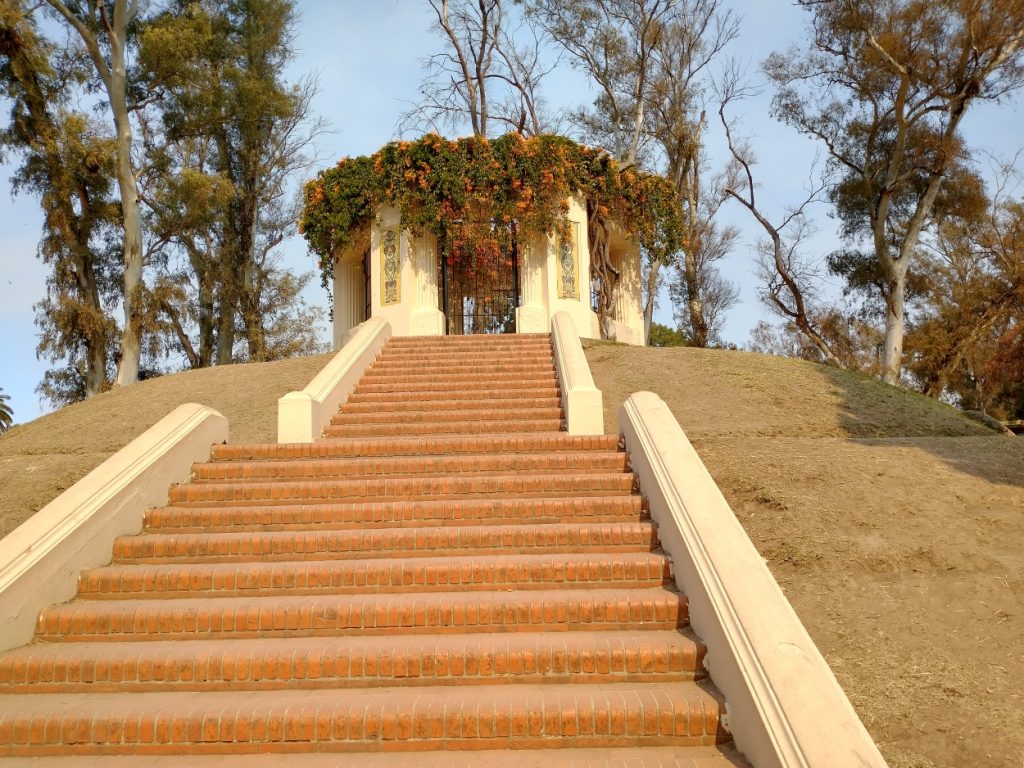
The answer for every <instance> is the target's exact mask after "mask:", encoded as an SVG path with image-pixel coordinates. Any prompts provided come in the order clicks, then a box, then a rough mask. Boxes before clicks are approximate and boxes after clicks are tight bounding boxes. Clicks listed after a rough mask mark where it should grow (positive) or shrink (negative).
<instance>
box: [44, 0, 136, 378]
mask: <svg viewBox="0 0 1024 768" xmlns="http://www.w3.org/2000/svg"><path fill="white" fill-rule="evenodd" d="M46 5H47V6H48V7H49V8H51V9H52V10H53V11H54V12H55V13H56V14H57V16H58V17H59V18H61V19H63V21H64V22H65V23H66V24H67V25H68V26H69V27H70V28H71V29H72V30H73V31H74V33H75V34H76V35H77V36H78V38H79V39H80V40H81V43H82V45H83V46H84V47H85V52H86V55H87V57H88V60H89V61H90V62H91V64H92V68H93V74H94V75H95V77H96V78H97V79H98V80H99V83H100V85H101V87H102V90H103V92H104V93H105V95H106V100H107V106H108V107H109V108H110V117H111V118H112V120H113V126H114V159H115V163H116V166H115V167H116V174H115V177H116V179H117V186H118V190H119V192H120V204H121V229H122V230H123V233H122V237H121V244H122V254H123V270H122V283H123V291H122V302H123V305H124V324H123V325H122V327H121V342H120V349H119V362H118V367H117V379H116V383H117V384H118V385H126V384H132V383H134V382H135V381H137V380H138V377H139V364H140V359H141V356H142V315H143V301H144V295H143V293H144V284H143V275H142V270H143V253H142V239H143V232H142V206H141V202H140V199H139V190H138V185H137V183H136V177H135V168H134V167H133V163H132V150H133V131H132V121H131V108H130V105H129V86H130V83H129V74H130V73H129V34H130V28H131V27H132V25H133V24H134V23H135V22H136V21H137V20H138V17H139V13H140V4H139V0H113V1H112V2H109V3H108V2H105V0H85V2H71V1H70V0H46Z"/></svg>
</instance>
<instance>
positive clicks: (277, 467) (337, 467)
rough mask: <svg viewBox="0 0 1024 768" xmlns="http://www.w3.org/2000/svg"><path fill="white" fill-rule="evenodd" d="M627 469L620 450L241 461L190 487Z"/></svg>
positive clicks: (205, 467)
mask: <svg viewBox="0 0 1024 768" xmlns="http://www.w3.org/2000/svg"><path fill="white" fill-rule="evenodd" d="M626 468H627V459H626V454H624V453H619V452H617V451H586V452H583V451H581V452H577V453H570V452H568V451H559V452H552V453H505V454H502V453H492V454H462V455H457V454H448V455H440V456H430V455H427V456H388V457H373V458H351V459H335V458H330V459H291V460H277V461H271V460H264V461H244V460H241V461H233V462H226V461H219V462H205V463H203V464H195V465H193V467H192V482H193V483H200V482H204V481H210V480H254V479H265V478H282V479H284V478H296V477H308V478H315V477H348V478H352V477H358V476H367V475H411V474H444V475H450V474H454V473H459V474H464V473H470V472H538V471H560V472H588V471H606V472H607V471H612V472H615V471H618V472H625V471H626Z"/></svg>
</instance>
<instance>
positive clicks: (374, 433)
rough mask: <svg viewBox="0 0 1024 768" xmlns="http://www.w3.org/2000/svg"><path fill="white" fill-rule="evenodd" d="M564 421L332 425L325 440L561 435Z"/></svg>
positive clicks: (325, 434) (325, 433) (481, 420)
mask: <svg viewBox="0 0 1024 768" xmlns="http://www.w3.org/2000/svg"><path fill="white" fill-rule="evenodd" d="M563 426H564V422H563V421H562V420H561V419H534V420H530V421H526V420H518V421H517V420H515V419H505V420H500V421H499V420H495V421H485V420H483V419H476V420H473V421H428V422H423V423H417V424H330V425H328V426H327V427H325V428H324V432H323V434H324V437H351V438H358V437H396V436H399V435H473V434H476V435H493V434H502V433H505V432H557V431H559V430H561V429H562V427H563Z"/></svg>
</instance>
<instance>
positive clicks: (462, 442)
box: [210, 431, 619, 461]
mask: <svg viewBox="0 0 1024 768" xmlns="http://www.w3.org/2000/svg"><path fill="white" fill-rule="evenodd" d="M618 445H619V437H618V435H569V434H566V433H565V432H554V431H552V432H546V433H544V432H540V433H538V432H533V433H503V434H497V435H444V436H428V435H423V436H421V437H379V438H360V439H356V440H317V441H316V442H313V443H283V444H282V443H237V444H231V443H227V444H221V445H214V446H213V447H212V448H211V449H210V457H211V459H212V460H213V461H232V460H236V459H253V460H262V459H324V458H340V457H348V456H351V457H366V456H410V455H416V456H420V455H440V454H464V453H528V452H534V451H614V450H618Z"/></svg>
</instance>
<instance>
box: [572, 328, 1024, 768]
mask: <svg viewBox="0 0 1024 768" xmlns="http://www.w3.org/2000/svg"><path fill="white" fill-rule="evenodd" d="M587 357H588V359H589V360H590V365H591V369H592V371H593V373H594V379H595V382H596V384H597V386H598V387H599V388H601V389H602V390H603V391H604V395H605V426H606V429H608V430H618V423H617V413H618V409H619V406H620V405H621V403H622V400H623V399H624V398H625V397H627V396H628V395H629V394H631V393H632V392H634V391H637V390H640V389H646V390H650V391H653V392H656V393H658V394H659V395H660V396H661V397H662V398H663V399H664V400H665V401H666V402H667V403H668V405H669V407H670V408H671V409H672V411H673V412H674V413H675V415H676V418H678V419H679V422H680V424H681V425H682V426H683V429H684V431H686V433H687V435H688V436H689V438H690V440H691V441H692V442H693V444H694V446H695V447H696V448H697V451H698V453H699V454H700V455H701V458H702V459H703V460H704V463H705V464H706V465H707V467H708V469H709V470H710V472H711V474H712V475H713V476H714V478H715V480H716V481H717V482H718V484H719V486H720V487H721V489H722V492H723V493H724V494H725V497H726V498H727V499H728V500H729V503H730V505H731V506H732V508H733V510H734V511H735V512H736V515H737V516H738V517H739V519H740V521H741V522H742V523H743V526H744V527H745V528H746V530H747V533H748V534H749V535H750V537H751V539H753V541H754V544H755V545H756V546H757V548H758V550H759V551H760V552H761V554H762V555H763V556H764V557H765V558H766V560H767V561H768V565H769V567H770V568H771V570H772V573H774V575H775V577H776V579H778V581H779V583H780V584H781V585H782V588H783V590H784V591H785V593H786V595H787V596H788V597H789V599H790V601H791V602H792V603H793V607H794V608H795V609H796V611H797V613H798V614H799V615H800V618H801V619H802V620H803V622H804V624H805V625H806V626H807V629H808V630H809V631H810V633H811V636H812V637H813V638H814V640H815V642H816V643H817V644H818V647H819V648H821V650H822V652H823V653H824V654H825V657H826V658H827V659H828V661H829V664H831V666H832V669H833V670H834V671H835V673H836V675H837V677H838V678H839V681H840V683H841V684H842V686H843V688H844V690H846V692H847V694H848V695H849V696H850V699H851V700H852V701H853V703H854V706H855V707H856V708H857V711H858V712H859V713H860V715H861V717H862V718H863V720H864V722H865V725H867V727H868V730H869V731H871V734H872V735H873V736H874V737H875V739H876V740H877V741H878V742H879V745H880V746H881V748H882V752H883V753H884V755H885V756H886V759H887V760H888V761H889V763H890V765H891V766H892V767H893V768H930V767H931V766H943V767H945V766H948V767H949V768H954V766H957V767H959V766H980V765H985V766H1007V767H1010V766H1014V767H1016V768H1019V766H1020V765H1021V759H1022V756H1024V692H1022V687H1021V681H1024V547H1022V543H1024V439H1021V438H1009V437H1004V436H1002V435H999V434H996V433H994V432H992V431H991V430H989V429H988V428H987V427H985V426H983V425H981V424H979V423H977V422H975V421H972V420H970V419H968V418H966V417H964V416H963V415H962V414H960V413H959V412H958V411H957V410H955V409H953V408H950V407H948V406H945V405H942V404H941V403H936V402H934V401H931V400H928V399H926V398H924V397H920V396H918V395H915V394H913V393H909V392H905V391H903V390H900V389H897V388H895V387H889V386H885V385H882V384H879V383H877V382H875V381H874V380H872V379H869V378H867V377H864V376H860V375H858V374H851V373H847V372H843V371H837V370H834V369H830V368H825V367H822V366H817V365H812V364H810V363H805V362H801V361H797V360H788V359H781V358H774V357H768V356H764V355H755V354H750V353H746V352H728V351H721V350H698V349H637V348H632V347H625V346H622V345H616V344H608V343H593V344H589V345H588V349H587Z"/></svg>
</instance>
